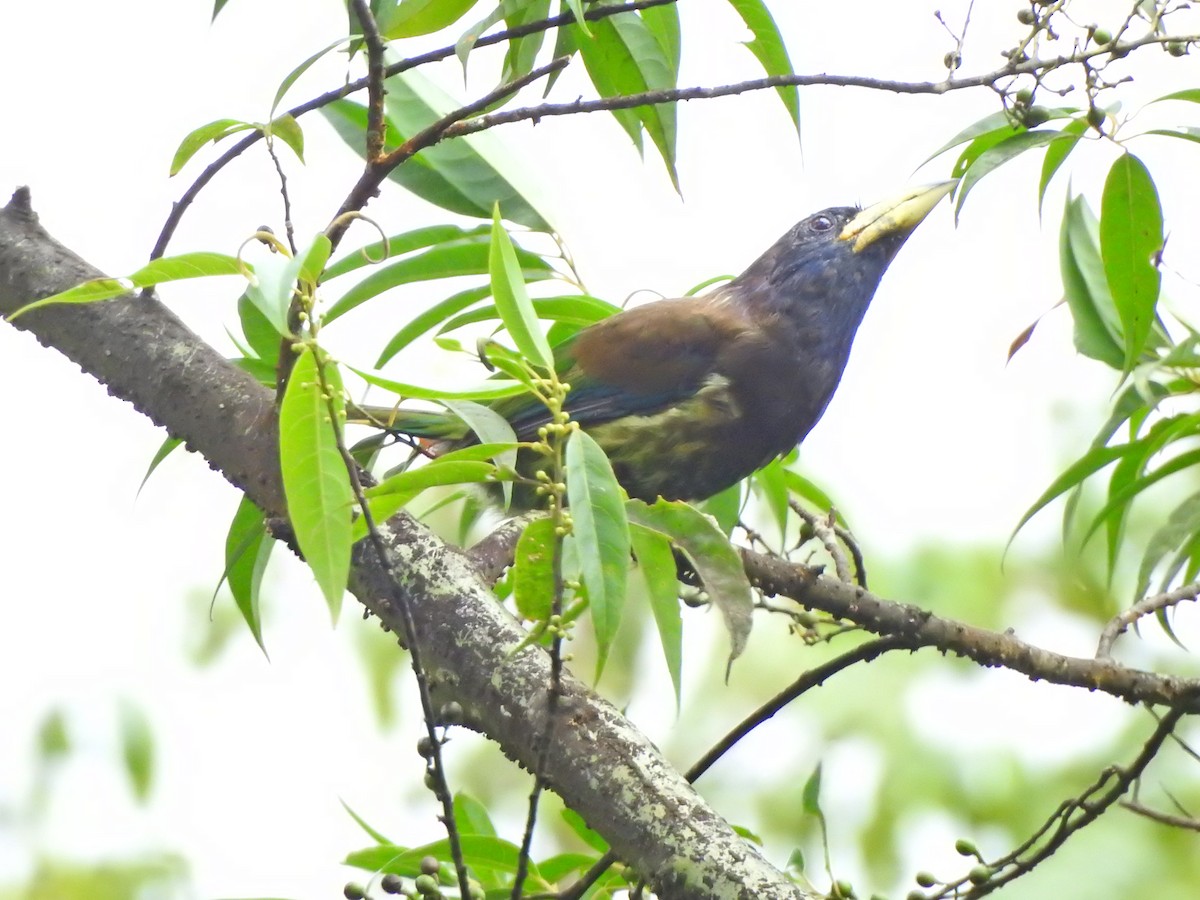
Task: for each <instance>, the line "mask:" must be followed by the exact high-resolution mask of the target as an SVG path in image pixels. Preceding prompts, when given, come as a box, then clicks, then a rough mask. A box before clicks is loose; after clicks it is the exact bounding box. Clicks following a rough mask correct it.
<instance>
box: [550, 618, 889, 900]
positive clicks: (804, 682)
mask: <svg viewBox="0 0 1200 900" xmlns="http://www.w3.org/2000/svg"><path fill="white" fill-rule="evenodd" d="M905 648H909V649H912V648H911V647H910V645H909V643H908V642H907V641H905V640H903V639H901V638H891V637H885V638H879V639H877V640H874V641H868V642H867V643H865V644H860V645H859V646H858V647H855V648H854V649H853V650H851V651H849V652H848V653H843V654H842V655H841V656H838V657H835V658H834V659H831V660H828V661H827V662H824V663H821V665H819V666H814V667H813V668H811V669H809V670H808V671H807V672H805V673H804V674H802V675H801V676H800V677H799V678H797V679H796V680H795V681H794V682H792V683H791V684H790V685H789V686H788V687H787V688H785V689H784V690H782V691H780V692H779V693H778V694H776V695H775V696H774V697H772V698H771V699H770V700H768V701H767V702H766V703H764V704H763V705H762V706H760V707H759V708H758V709H756V710H755V711H754V712H752V713H751V714H750V715H748V716H747V717H746V718H745V719H743V720H742V721H741V722H740V723H738V725H737V726H735V727H734V728H733V729H732V730H731V731H730V732H729V733H728V734H726V735H725V737H723V738H721V740H720V741H718V742H717V743H716V744H714V745H713V746H712V747H711V748H710V749H709V750H708V751H707V752H706V753H705V754H704V755H703V756H702V757H700V759H698V760H696V762H694V763H693V764H692V766H691V768H689V769H688V770H687V771H686V772H685V773H684V776H683V777H684V778H686V779H687V780H688V782H689V783H694V782H695V781H696V780H697V779H698V778H699V777H700V776H701V775H703V774H704V773H705V772H707V771H708V770H709V769H710V768H712V766H713V764H714V763H716V761H717V760H719V759H720V758H721V757H722V756H724V755H725V754H726V753H728V752H729V751H730V750H731V749H733V747H734V746H735V745H736V744H737V743H738V741H740V740H741V739H742V738H744V737H745V736H746V735H748V734H749V733H750V732H751V731H753V730H754V729H755V728H757V727H758V726H759V725H761V724H762V723H763V722H765V721H766V720H767V719H769V718H771V717H772V716H774V715H775V714H776V713H777V712H779V711H780V710H781V709H783V708H784V707H785V706H787V705H788V704H789V703H791V702H792V701H793V700H795V699H797V698H798V697H800V696H801V695H802V694H804V693H805V692H806V691H809V690H811V689H812V688H815V687H820V686H821V685H822V684H824V683H825V682H826V681H828V680H829V679H830V678H832V677H833V676H834V675H836V674H837V673H838V672H840V671H842V670H843V669H846V668H849V667H850V666H852V665H854V664H855V663H860V662H870V661H871V660H873V659H877V658H878V657H880V656H882V655H883V654H884V653H887V652H888V651H889V650H902V649H905ZM616 861H617V857H616V855H614V854H613V853H612V851H609V852H608V853H606V854H604V856H602V857H600V859H599V860H597V861H596V862H595V864H593V866H592V867H591V868H590V869H588V871H587V872H585V873H584V874H583V875H581V876H580V878H579V880H578V881H576V882H575V883H574V884H572V885H571V886H570V887H569V888H567V889H566V890H564V891H562V892H561V893H560V894H558V900H578V898H580V897H582V896H583V894H584V893H585V892H586V891H587V890H588V888H590V887H591V886H592V885H593V884H595V883H596V881H598V880H599V879H600V876H602V875H603V874H604V873H605V872H606V871H607V870H608V867H609V866H611V865H612V864H613V863H614V862H616Z"/></svg>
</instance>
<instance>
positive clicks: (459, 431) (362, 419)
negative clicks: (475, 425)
mask: <svg viewBox="0 0 1200 900" xmlns="http://www.w3.org/2000/svg"><path fill="white" fill-rule="evenodd" d="M346 413H347V415H346V421H347V422H348V423H350V424H352V425H371V426H373V427H375V428H382V429H384V430H385V431H391V432H397V433H399V434H407V435H411V436H412V437H415V438H423V439H425V440H427V441H436V442H438V443H441V442H447V443H452V442H454V441H459V440H462V439H464V438H466V437H468V436H469V435H470V434H471V430H470V429H469V428H468V427H467V424H466V423H465V422H464V421H463V420H462V419H460V418H459V417H458V416H456V415H454V414H453V413H451V412H447V411H445V410H433V409H408V408H406V407H403V406H395V407H393V406H359V405H357V404H350V405H349V407H348V408H347V410H346Z"/></svg>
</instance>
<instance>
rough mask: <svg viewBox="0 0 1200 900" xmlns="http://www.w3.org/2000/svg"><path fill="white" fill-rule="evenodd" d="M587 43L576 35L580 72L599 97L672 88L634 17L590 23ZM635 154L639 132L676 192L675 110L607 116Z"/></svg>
mask: <svg viewBox="0 0 1200 900" xmlns="http://www.w3.org/2000/svg"><path fill="white" fill-rule="evenodd" d="M591 30H592V36H591V37H590V38H587V37H584V36H582V35H577V36H576V40H577V41H578V43H579V51H580V55H581V56H582V57H583V63H584V66H585V67H586V68H587V72H588V76H589V77H590V78H591V80H592V84H593V85H594V86H595V88H596V91H597V92H598V93H599V94H600V96H601V97H618V96H623V95H627V94H637V93H641V92H643V91H653V90H668V89H670V88H673V87H675V77H674V74H673V72H674V69H673V64H672V62H671V60H670V59H669V58H668V57H667V55H666V53H664V52H663V47H662V45H661V44H660V43H659V41H658V39H657V38H656V37H655V36H654V35H653V34H652V33H651V31H650V29H649V28H647V26H646V23H645V22H644V21H643V20H642V19H641V17H639V16H638V15H636V14H635V13H632V12H630V13H620V14H619V15H615V16H609V17H608V18H605V19H599V20H597V21H595V22H592V23H591ZM613 115H614V116H615V117H616V119H617V121H618V122H620V123H621V127H623V128H624V129H625V131H626V133H627V134H629V136H630V138H631V139H632V140H633V142H634V146H636V147H637V148H638V151H639V152H640V151H641V149H642V138H641V135H642V129H643V128H644V129H645V130H646V133H647V134H649V135H650V139H651V140H652V141H653V142H654V145H655V146H656V147H657V148H658V151H659V153H660V154H661V155H662V158H663V162H664V163H665V164H666V167H667V172H668V174H669V175H670V176H671V183H672V184H674V185H675V187H676V189H677V190H678V188H679V177H678V175H677V173H676V171H675V104H674V103H669V104H666V103H665V104H659V105H656V106H643V107H638V108H636V109H619V110H613Z"/></svg>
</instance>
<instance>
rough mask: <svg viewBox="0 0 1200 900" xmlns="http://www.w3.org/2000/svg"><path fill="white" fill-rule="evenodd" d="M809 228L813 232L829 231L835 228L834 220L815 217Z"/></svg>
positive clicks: (810, 221) (826, 217) (827, 217)
mask: <svg viewBox="0 0 1200 900" xmlns="http://www.w3.org/2000/svg"><path fill="white" fill-rule="evenodd" d="M808 227H809V228H811V229H812V230H813V231H828V230H829V229H830V228H832V227H833V219H831V218H829V216H813V217H812V219H810V220H809V223H808Z"/></svg>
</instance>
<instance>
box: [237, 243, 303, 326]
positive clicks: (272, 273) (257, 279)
mask: <svg viewBox="0 0 1200 900" xmlns="http://www.w3.org/2000/svg"><path fill="white" fill-rule="evenodd" d="M299 274H300V263H299V262H298V261H297V260H295V259H292V258H289V257H287V256H284V255H282V254H271V255H269V256H267V257H264V258H263V259H260V260H259V261H258V264H257V265H256V266H255V267H254V272H253V273H252V274H251V276H250V279H249V281H248V283H247V285H246V299H248V300H249V301H250V302H251V303H253V304H254V305H255V306H256V307H257V308H258V311H259V312H260V313H262V314H263V315H264V316H265V317H266V319H267V321H268V322H270V323H271V327H272V328H274V329H275V332H276V334H278V335H280V336H281V337H282V336H286V335H287V334H288V333H289V332H288V311H289V309H290V308H291V305H292V298H293V297H294V295H295V292H296V277H297V276H298V275H299Z"/></svg>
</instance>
